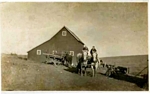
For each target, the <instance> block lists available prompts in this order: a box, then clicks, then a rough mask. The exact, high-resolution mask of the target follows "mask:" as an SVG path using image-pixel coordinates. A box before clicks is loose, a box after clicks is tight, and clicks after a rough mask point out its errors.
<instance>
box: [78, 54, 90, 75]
mask: <svg viewBox="0 0 150 94" xmlns="http://www.w3.org/2000/svg"><path fill="white" fill-rule="evenodd" d="M87 62H88V53H87V52H86V51H83V52H82V53H78V54H77V63H78V65H77V73H79V72H80V75H81V76H82V75H83V68H84V75H85V76H86V68H87Z"/></svg>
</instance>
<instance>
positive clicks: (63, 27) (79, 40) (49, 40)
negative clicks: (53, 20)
mask: <svg viewBox="0 0 150 94" xmlns="http://www.w3.org/2000/svg"><path fill="white" fill-rule="evenodd" d="M63 28H65V29H66V30H67V31H68V32H69V33H70V34H71V35H72V36H73V37H74V38H75V39H76V40H77V41H78V42H80V43H82V44H83V45H84V43H83V42H82V41H81V40H80V39H79V38H78V37H77V36H76V35H75V34H74V33H73V32H72V31H71V30H69V29H68V28H67V27H65V26H64V27H63ZM63 28H62V29H63ZM62 29H60V30H59V31H58V32H57V33H56V34H55V35H54V36H53V37H55V36H56V35H57V34H58V33H59V32H60V31H61V30H62ZM53 37H51V38H50V39H49V40H47V41H46V42H48V41H50V40H51V39H52V38H53ZM46 42H44V43H46ZM44 43H42V44H44ZM42 44H40V45H38V46H41V45H42ZM38 46H36V47H34V48H32V49H31V50H33V49H35V48H37V47H38ZM31 50H29V51H31ZM29 51H28V52H29Z"/></svg>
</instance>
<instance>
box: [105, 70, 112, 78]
mask: <svg viewBox="0 0 150 94" xmlns="http://www.w3.org/2000/svg"><path fill="white" fill-rule="evenodd" d="M111 75H112V72H111V70H110V69H108V70H107V72H106V76H108V77H110V76H111Z"/></svg>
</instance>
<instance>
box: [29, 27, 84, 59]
mask: <svg viewBox="0 0 150 94" xmlns="http://www.w3.org/2000/svg"><path fill="white" fill-rule="evenodd" d="M83 45H84V43H83V42H82V41H81V40H80V39H79V38H78V37H77V36H76V35H75V34H74V33H73V32H72V31H70V30H69V29H68V28H67V27H65V26H64V27H63V28H62V29H60V30H59V31H58V32H57V33H56V34H55V35H54V36H53V37H52V38H51V39H50V40H48V41H46V42H44V43H42V44H40V45H39V46H36V47H35V48H33V49H31V50H29V51H28V59H30V60H34V61H38V62H43V61H44V60H45V56H44V53H50V54H59V55H61V54H63V53H64V52H69V53H70V54H71V55H72V56H73V60H72V62H76V55H77V54H78V53H80V52H81V51H82V48H83Z"/></svg>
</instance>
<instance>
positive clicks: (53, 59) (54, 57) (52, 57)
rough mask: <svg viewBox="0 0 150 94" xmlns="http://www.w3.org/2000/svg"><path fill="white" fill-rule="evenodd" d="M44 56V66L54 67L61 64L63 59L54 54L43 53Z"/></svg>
mask: <svg viewBox="0 0 150 94" xmlns="http://www.w3.org/2000/svg"><path fill="white" fill-rule="evenodd" d="M43 55H45V58H46V60H45V62H44V63H46V64H49V63H53V64H54V65H56V64H57V65H59V64H62V62H63V57H62V56H61V55H55V54H49V53H43Z"/></svg>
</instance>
